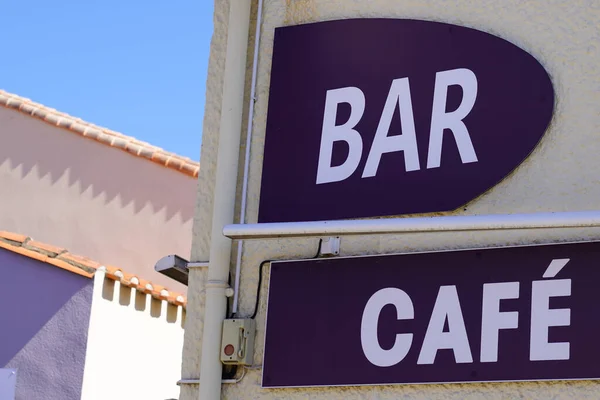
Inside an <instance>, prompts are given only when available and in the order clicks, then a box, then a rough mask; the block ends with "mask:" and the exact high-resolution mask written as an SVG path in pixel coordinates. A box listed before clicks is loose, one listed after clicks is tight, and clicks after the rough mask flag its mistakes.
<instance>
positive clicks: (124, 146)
mask: <svg viewBox="0 0 600 400" xmlns="http://www.w3.org/2000/svg"><path fill="white" fill-rule="evenodd" d="M0 106H1V107H4V108H7V109H11V110H15V111H18V112H20V113H22V114H25V115H27V116H30V117H33V118H36V119H39V120H41V121H43V122H46V123H48V124H50V125H53V126H56V127H59V128H62V129H66V130H68V131H70V132H72V133H75V134H78V135H80V136H82V137H85V138H88V139H92V140H95V141H97V142H100V143H102V144H105V145H107V146H110V147H114V148H116V149H120V150H123V151H126V152H128V153H129V154H132V155H134V156H137V157H141V158H145V159H147V160H149V161H152V162H154V163H157V164H160V165H162V166H164V167H167V168H171V169H174V170H176V171H179V172H181V173H183V174H186V175H189V176H191V177H194V178H196V177H198V172H199V171H200V163H198V162H196V161H193V160H191V159H189V158H186V157H182V156H179V155H177V154H174V153H170V152H168V151H165V150H163V149H161V148H159V147H156V146H153V145H151V144H149V143H146V142H142V141H140V140H137V139H136V138H134V137H131V136H126V135H123V134H122V133H119V132H115V131H112V130H110V129H107V128H102V127H100V126H97V125H94V124H91V123H89V122H85V121H83V120H81V119H79V118H75V117H72V116H70V115H68V114H65V113H62V112H60V111H57V110H55V109H53V108H49V107H46V106H44V105H42V104H39V103H36V102H34V101H32V100H30V99H27V98H24V97H21V96H17V95H15V94H12V93H8V92H6V91H4V90H0Z"/></svg>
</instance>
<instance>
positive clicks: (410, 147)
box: [362, 78, 420, 178]
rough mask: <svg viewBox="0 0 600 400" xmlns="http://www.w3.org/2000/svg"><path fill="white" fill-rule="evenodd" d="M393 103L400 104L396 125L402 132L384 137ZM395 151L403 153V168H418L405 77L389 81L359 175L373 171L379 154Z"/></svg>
mask: <svg viewBox="0 0 600 400" xmlns="http://www.w3.org/2000/svg"><path fill="white" fill-rule="evenodd" d="M396 104H398V106H399V107H400V124H401V126H402V134H401V135H395V136H388V133H389V131H390V126H391V124H392V118H393V117H394V111H395V110H396ZM397 151H403V152H404V165H405V168H406V171H416V170H419V169H420V165H419V152H418V151H417V136H416V132H415V122H414V117H413V108H412V101H411V98H410V85H409V83H408V78H402V79H395V80H394V81H392V86H391V87H390V92H389V93H388V97H387V100H386V101H385V106H384V107H383V112H382V113H381V119H380V120H379V125H378V126H377V131H376V132H375V138H374V139H373V145H372V146H371V150H370V151H369V157H368V158H367V164H366V165H365V170H364V171H363V174H362V177H363V178H368V177H371V176H375V175H376V174H377V169H378V168H379V162H380V161H381V156H382V155H383V154H384V153H392V152H397Z"/></svg>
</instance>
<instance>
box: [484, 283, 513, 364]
mask: <svg viewBox="0 0 600 400" xmlns="http://www.w3.org/2000/svg"><path fill="white" fill-rule="evenodd" d="M518 298H519V282H502V283H486V284H484V285H483V308H482V315H481V355H480V356H481V362H497V361H498V334H499V332H500V329H515V328H518V327H519V313H518V312H517V311H511V312H500V300H502V299H518Z"/></svg>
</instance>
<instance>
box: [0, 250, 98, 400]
mask: <svg viewBox="0 0 600 400" xmlns="http://www.w3.org/2000/svg"><path fill="white" fill-rule="evenodd" d="M0 273H1V274H2V277H3V278H2V280H1V282H0V293H2V311H1V312H0V326H1V327H2V330H3V333H2V345H1V346H0V366H1V367H6V368H16V369H17V393H16V399H19V400H36V399H48V400H67V399H73V400H75V399H79V398H81V385H82V380H83V368H84V362H85V352H86V345H87V333H88V323H89V319H90V309H91V304H92V288H93V281H92V280H91V279H89V278H85V277H83V276H80V275H76V274H73V273H71V272H68V271H64V270H62V269H60V268H57V267H54V266H51V265H48V264H45V263H42V262H40V261H37V260H33V259H30V258H27V257H24V256H22V255H19V254H15V253H12V252H8V251H6V250H0Z"/></svg>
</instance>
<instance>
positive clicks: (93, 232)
mask: <svg viewBox="0 0 600 400" xmlns="http://www.w3.org/2000/svg"><path fill="white" fill-rule="evenodd" d="M0 137H1V138H2V141H3V143H4V144H3V146H2V148H1V149H0V183H1V185H2V188H3V189H2V194H3V200H2V205H3V208H2V210H3V211H1V212H0V229H3V230H6V231H10V232H19V233H22V234H25V235H29V236H31V237H33V238H35V239H36V240H39V241H43V242H47V243H53V244H54V245H56V246H61V247H65V248H68V249H70V250H71V251H73V252H75V253H78V254H85V255H86V256H88V257H91V258H93V259H99V260H104V262H106V263H109V264H113V265H120V266H123V268H127V269H128V270H130V271H131V272H134V273H140V274H142V275H144V276H146V277H147V278H148V279H152V280H153V281H156V282H159V283H161V284H163V285H165V286H169V287H170V288H172V289H174V290H178V291H185V290H186V288H185V286H184V285H181V284H179V283H178V282H176V281H173V280H170V279H168V278H166V277H164V276H163V275H161V274H159V273H157V272H155V271H154V264H155V263H156V261H158V260H159V259H160V258H161V257H163V256H164V255H165V254H180V255H182V256H183V257H186V258H187V257H188V255H189V252H190V238H191V234H192V233H191V231H192V219H193V212H194V195H195V192H196V185H197V175H198V170H199V164H198V162H195V161H192V160H189V159H186V158H183V157H180V156H177V155H175V154H172V153H169V152H166V151H164V150H162V149H160V148H157V147H156V146H152V145H150V144H148V143H144V142H141V141H139V140H137V139H135V138H132V137H129V136H126V135H123V134H121V133H118V132H114V131H111V130H109V129H106V128H102V127H99V126H96V125H93V124H91V123H88V122H86V121H82V120H81V119H78V118H75V117H72V116H70V115H67V114H65V113H61V112H59V111H56V110H54V109H51V108H49V107H46V106H44V105H42V104H39V103H36V102H34V101H31V100H29V99H25V98H23V97H20V96H17V95H14V94H11V93H7V92H4V91H0Z"/></svg>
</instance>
